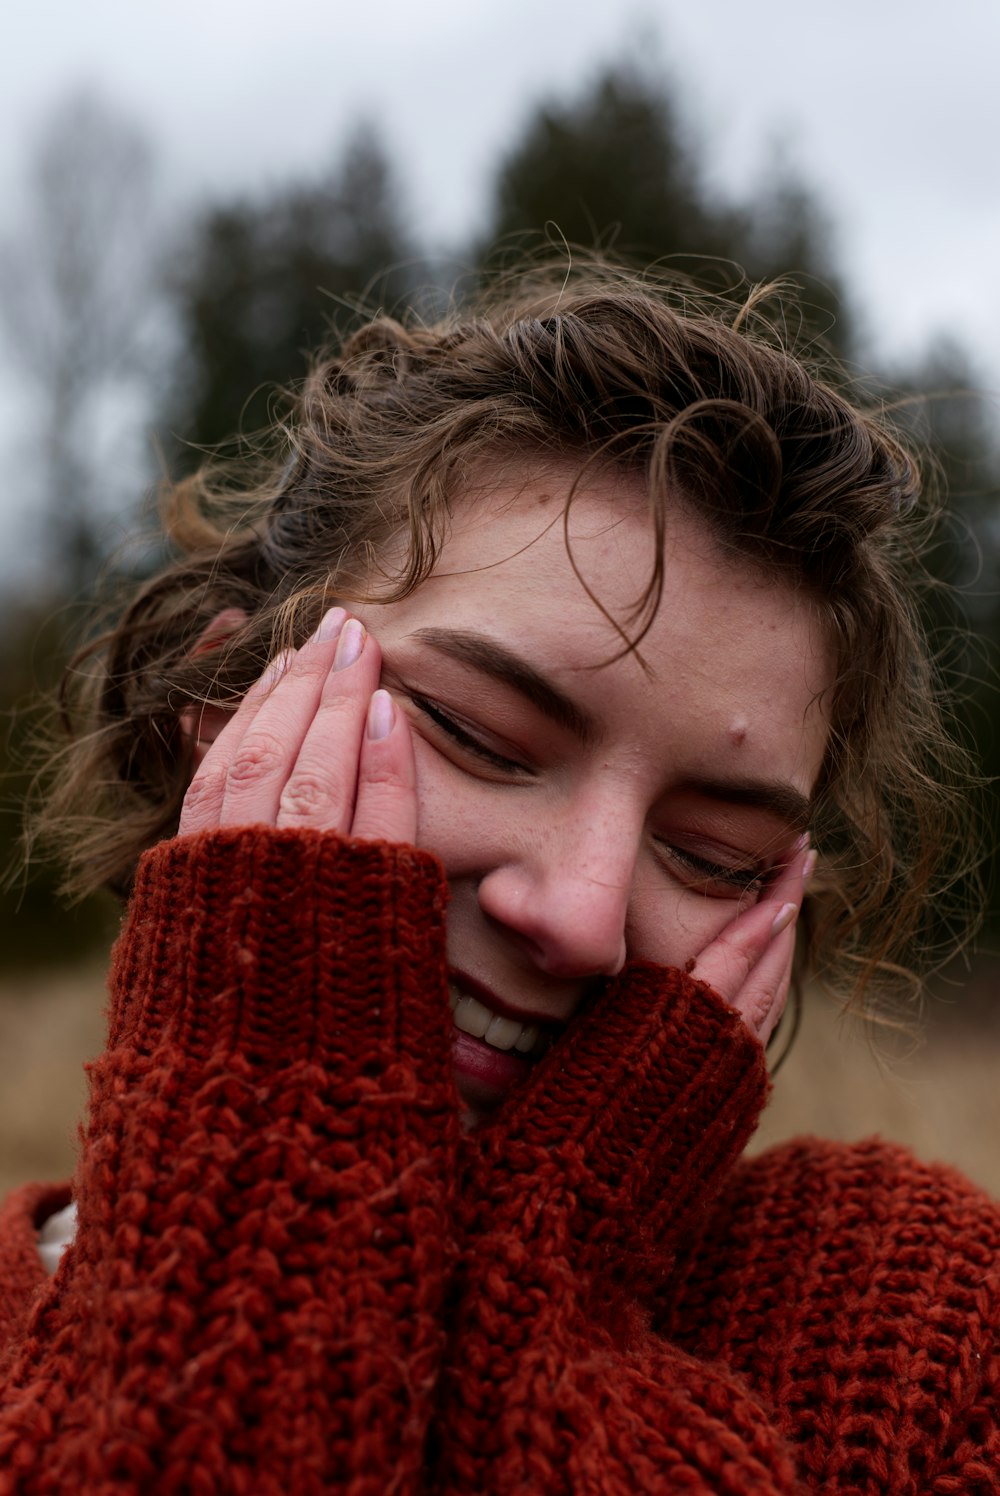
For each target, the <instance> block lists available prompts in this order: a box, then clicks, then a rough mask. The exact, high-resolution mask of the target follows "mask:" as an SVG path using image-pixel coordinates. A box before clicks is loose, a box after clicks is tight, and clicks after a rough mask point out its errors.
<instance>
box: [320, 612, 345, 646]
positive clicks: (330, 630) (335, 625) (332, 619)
mask: <svg viewBox="0 0 1000 1496" xmlns="http://www.w3.org/2000/svg"><path fill="white" fill-rule="evenodd" d="M346 617H347V612H346V610H345V609H344V608H328V609H327V611H326V612H325V613H324V614H323V617H322V618H321V619H320V621H319V628H318V629H317V630H316V632H315V634H313V638H314V639H315V640H316V642H317V644H328V643H329V642H330V640H331V639H336V637H337V635H338V634H339V633H340V631H341V629H342V628H343V627H344V619H345V618H346Z"/></svg>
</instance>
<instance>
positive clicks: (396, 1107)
mask: <svg viewBox="0 0 1000 1496" xmlns="http://www.w3.org/2000/svg"><path fill="white" fill-rule="evenodd" d="M444 903H445V888H444V883H443V880H442V877H441V872H440V869H439V867H438V865H437V863H436V862H435V860H434V859H433V858H432V857H429V856H427V855H426V854H423V853H419V852H415V851H414V850H412V849H411V848H406V847H392V846H387V845H381V844H367V845H366V844H357V843H344V842H342V841H340V840H338V839H337V838H336V837H333V836H320V835H315V834H312V833H305V832H284V831H282V832H274V831H265V830H263V829H261V828H255V829H251V830H249V831H234V832H219V833H215V834H213V835H211V836H204V837H198V838H189V839H185V840H178V841H174V842H170V843H165V844H164V845H162V846H161V847H159V848H157V849H156V850H155V851H154V852H152V853H150V854H149V855H148V856H147V857H146V858H145V859H144V861H143V863H142V866H141V868H140V872H139V876H138V881H137V886H136V890H135V895H134V898H133V901H132V907H131V912H130V916H129V920H128V923H127V926H126V929H125V931H124V933H123V935H122V937H121V940H120V942H119V944H118V947H117V951H116V956H115V963H114V969H113V978H112V1000H111V1010H110V1016H111V1031H110V1039H109V1043H108V1048H107V1051H106V1053H105V1054H104V1055H103V1056H102V1058H101V1059H100V1060H98V1061H97V1062H96V1063H95V1064H94V1066H93V1067H92V1070H91V1082H92V1093H91V1105H90V1116H89V1122H88V1125H87V1128H86V1134H85V1139H84V1144H83V1149H82V1153H81V1159H80V1165H79V1169H78V1172H77V1176H76V1179H75V1181H74V1184H73V1194H74V1196H75V1198H76V1199H77V1201H78V1206H79V1230H78V1235H77V1240H76V1243H75V1245H74V1246H72V1247H71V1248H70V1249H69V1250H68V1251H67V1253H66V1255H65V1257H64V1259H63V1261H62V1264H61V1266H60V1268H59V1270H58V1272H57V1274H56V1275H55V1277H54V1278H53V1279H47V1278H46V1277H45V1275H44V1273H43V1271H42V1268H41V1264H40V1261H39V1257H38V1252H37V1243H36V1226H37V1224H38V1223H39V1222H40V1221H41V1220H43V1219H44V1218H45V1217H46V1216H47V1215H48V1214H49V1213H50V1212H51V1211H53V1210H55V1209H58V1208H59V1206H61V1205H62V1204H64V1203H65V1201H66V1199H67V1196H68V1192H67V1190H66V1189H54V1188H48V1189H46V1188H39V1187H30V1188H27V1189H24V1190H21V1191H19V1192H17V1193H16V1194H15V1195H14V1196H12V1197H11V1198H10V1199H9V1201H8V1202H7V1204H6V1206H5V1207H4V1210H3V1212H2V1215H0V1324H2V1335H3V1342H4V1345H5V1351H4V1355H3V1362H2V1368H0V1372H2V1374H0V1493H4V1496H6V1493H13V1492H17V1493H24V1496H35V1493H42V1492H51V1493H55V1492H59V1493H68V1492H84V1493H87V1496H105V1493H107V1496H110V1493H117V1496H124V1493H140V1492H142V1493H147V1492H152V1493H157V1496H161V1493H163V1496H165V1493H168V1492H169V1493H178V1496H180V1493H183V1496H219V1493H254V1496H290V1493H292V1496H299V1493H301V1496H312V1493H321V1492H324V1493H325V1492H351V1493H354V1496H369V1493H370V1496H387V1493H394V1496H406V1493H418V1492H419V1493H426V1496H431V1493H441V1496H444V1493H448V1496H458V1493H462V1496H466V1493H479V1492H483V1493H501V1492H537V1493H539V1496H549V1493H557V1492H558V1493H564V1492H574V1493H588V1496H590V1493H593V1496H597V1493H602V1496H603V1493H607V1496H611V1493H615V1496H618V1493H622V1496H624V1493H635V1492H685V1493H688V1496H708V1493H731V1496H749V1493H760V1496H776V1493H802V1492H824V1493H847V1492H852V1493H871V1492H882V1493H884V1492H892V1493H900V1496H902V1493H908V1496H985V1493H992V1496H996V1493H998V1492H1000V1406H998V1403H1000V1343H998V1327H1000V1274H998V1262H1000V1252H998V1249H1000V1211H998V1209H997V1207H996V1206H995V1205H993V1204H992V1203H991V1202H990V1201H988V1200H987V1199H986V1198H984V1197H983V1196H981V1195H979V1194H978V1193H977V1192H976V1191H974V1190H973V1189H972V1188H971V1187H970V1186H968V1185H967V1184H965V1183H964V1182H963V1181H962V1180H961V1179H960V1178H958V1177H957V1176H956V1175H954V1174H952V1173H949V1172H948V1171H946V1170H943V1169H932V1168H925V1167H922V1166H921V1165H918V1164H916V1163H914V1162H913V1161H912V1160H911V1159H910V1158H909V1157H908V1156H907V1155H906V1154H904V1153H902V1152H900V1151H899V1150H896V1149H893V1148H888V1147H884V1146H882V1145H880V1144H877V1143H871V1144H866V1145H862V1146H860V1147H837V1146H832V1145H827V1144H823V1143H817V1142H805V1143H799V1144H797V1145H793V1146H791V1147H788V1148H784V1149H779V1150H777V1151H775V1152H773V1153H772V1154H770V1155H769V1156H767V1157H765V1158H762V1159H757V1160H755V1161H754V1162H752V1163H744V1164H738V1163H737V1159H738V1156H739V1154H740V1153H741V1152H742V1149H743V1146H744V1144H745V1142H746V1140H747V1137H748V1135H749V1133H750V1132H751V1130H752V1128H753V1126H754V1123H755V1120H756V1117H757V1114H758V1110H759V1108H760V1106H761V1104H762V1101H763V1099H764V1096H765V1092H766V1084H767V1083H766V1077H765V1071H764V1065H763V1060H762V1056H761V1053H760V1050H759V1047H758V1046H757V1044H756V1042H755V1041H754V1040H753V1039H752V1038H751V1037H750V1035H749V1033H748V1032H747V1030H746V1029H745V1028H744V1026H743V1024H742V1022H741V1020H740V1019H738V1018H737V1016H736V1015H735V1014H734V1013H732V1012H731V1011H730V1010H729V1009H728V1008H726V1007H725V1006H724V1005H723V1004H722V1003H721V1002H720V1001H719V999H718V998H717V997H716V996H715V995H714V994H713V993H712V992H710V991H708V990H706V989H705V988H704V987H702V986H700V985H699V984H697V983H695V982H692V981H691V980H690V979H689V978H687V977H685V976H683V975H682V974H680V973H678V972H676V971H668V970H663V969H657V968H653V967H633V968H631V969H629V970H628V971H627V972H626V973H625V974H624V976H623V977H622V978H620V979H619V980H618V981H617V982H616V983H614V984H613V985H612V987H611V988H610V989H609V990H608V991H607V992H606V993H605V994H604V995H603V996H602V998H601V1000H600V1002H599V1003H598V1004H597V1005H595V1007H594V1008H593V1010H592V1011H591V1012H589V1013H587V1014H586V1015H584V1016H581V1017H579V1018H577V1019H576V1020H575V1021H574V1023H573V1025H572V1026H571V1028H570V1030H569V1032H568V1033H567V1034H566V1035H565V1036H564V1037H563V1039H562V1040H560V1042H559V1043H558V1044H557V1045H556V1046H555V1047H554V1048H553V1050H552V1051H550V1053H549V1055H548V1056H546V1058H545V1060H543V1061H542V1062H541V1063H540V1064H539V1066H538V1068H537V1070H536V1072H535V1073H534V1075H533V1076H532V1079H531V1081H530V1083H529V1084H528V1085H527V1086H525V1087H524V1088H523V1090H522V1091H521V1093H520V1094H519V1095H517V1096H514V1097H512V1098H510V1100H509V1101H508V1103H507V1104H506V1105H505V1107H504V1108H503V1109H502V1111H501V1113H500V1115H499V1116H498V1117H497V1119H496V1120H495V1121H493V1122H491V1123H490V1124H488V1125H485V1126H483V1127H481V1128H479V1129H477V1130H476V1131H474V1132H473V1133H470V1134H469V1135H468V1136H466V1137H464V1138H462V1137H461V1136H460V1131H459V1127H458V1123H457V1111H456V1096H455V1092H454V1087H453V1082H452V1079H451V1073H450V1053H449V1052H450V1034H451V1017H450V1012H449V1009H448V1003H447V993H446V983H445V966H444V940H443V910H444Z"/></svg>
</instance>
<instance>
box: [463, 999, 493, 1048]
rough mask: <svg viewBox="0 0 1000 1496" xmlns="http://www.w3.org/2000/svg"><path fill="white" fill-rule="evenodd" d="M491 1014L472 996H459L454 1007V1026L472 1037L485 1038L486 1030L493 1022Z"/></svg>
mask: <svg viewBox="0 0 1000 1496" xmlns="http://www.w3.org/2000/svg"><path fill="white" fill-rule="evenodd" d="M493 1016H494V1015H493V1014H492V1013H491V1012H490V1010H489V1008H487V1007H486V1006H485V1005H484V1004H483V1003H480V1002H477V1001H476V999H475V998H474V997H461V998H459V1000H458V1003H457V1005H456V1007H455V1027H456V1028H460V1029H461V1030H462V1033H463V1034H471V1035H472V1037H473V1038H474V1039H485V1038H486V1030H487V1029H488V1028H489V1026H490V1024H491V1023H492V1022H493Z"/></svg>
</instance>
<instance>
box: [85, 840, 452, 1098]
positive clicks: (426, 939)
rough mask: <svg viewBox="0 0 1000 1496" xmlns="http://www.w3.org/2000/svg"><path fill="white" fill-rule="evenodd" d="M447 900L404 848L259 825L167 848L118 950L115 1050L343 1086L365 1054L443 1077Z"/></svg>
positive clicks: (436, 867)
mask: <svg viewBox="0 0 1000 1496" xmlns="http://www.w3.org/2000/svg"><path fill="white" fill-rule="evenodd" d="M446 901H447V887H446V883H445V879H444V874H443V870H442V869H441V866H440V863H439V862H438V861H437V859H436V858H434V857H433V856H431V855H430V854H428V853H425V852H420V851H417V850H416V849H415V848H413V847H408V846H398V845H392V844H389V843H385V842H361V841H352V840H348V839H345V838H342V837H339V836H337V835H335V834H333V833H322V832H313V831H304V830H276V829H274V828H270V827H264V826H252V827H248V828H238V829H232V830H230V829H226V830H220V831H214V832H209V833H203V834H201V835H198V836H191V837H178V838H176V839H174V840H172V841H168V842H163V843H161V844H160V845H159V846H158V847H155V848H154V849H153V850H152V851H151V852H148V853H147V854H146V855H145V856H144V857H143V859H142V861H141V863H140V865H139V869H138V873H137V877H136V881H135V888H134V891H133V895H132V900H131V905H130V911H129V917H128V920H127V922H126V925H125V928H124V931H123V933H122V936H121V937H120V940H119V942H118V945H117V947H116V951H115V960H114V965H113V969H112V989H111V994H112V995H111V1010H110V1036H109V1046H110V1047H111V1048H114V1047H117V1046H119V1045H122V1044H128V1045H130V1046H134V1047H135V1049H136V1050H137V1051H138V1052H145V1053H150V1052H152V1050H154V1049H155V1048H157V1047H158V1046H159V1045H160V1044H162V1043H163V1042H164V1041H169V1042H170V1043H171V1044H175V1045H178V1046H179V1047H180V1049H181V1051H182V1052H183V1053H184V1054H185V1056H186V1057H187V1058H188V1060H190V1061H191V1062H192V1063H193V1065H194V1066H197V1064H198V1062H199V1061H202V1062H204V1061H207V1060H208V1059H209V1058H210V1057H211V1058H216V1059H217V1058H218V1057H220V1055H223V1054H225V1053H226V1052H232V1053H237V1052H238V1053H240V1054H242V1055H243V1056H244V1058H245V1059H246V1060H248V1061H249V1062H250V1063H256V1064H261V1065H264V1066H267V1067H268V1068H269V1069H275V1068H279V1067H282V1066H284V1065H287V1064H292V1063H294V1062H296V1061H298V1060H307V1061H310V1062H314V1063H317V1064H320V1065H322V1066H324V1067H326V1068H328V1069H331V1070H333V1071H334V1072H335V1073H337V1074H340V1075H345V1076H346V1075H350V1074H352V1073H354V1074H357V1073H358V1070H359V1066H360V1067H361V1068H362V1070H363V1068H364V1064H365V1056H366V1054H368V1053H370V1051H371V1049H372V1046H374V1047H375V1048H376V1049H377V1052H378V1054H379V1056H380V1057H381V1063H382V1064H384V1062H385V1060H386V1059H390V1058H391V1056H392V1055H398V1056H399V1057H401V1058H402V1057H406V1058H408V1059H410V1060H411V1061H412V1062H413V1063H414V1065H415V1067H416V1069H417V1071H418V1073H420V1074H422V1075H424V1076H428V1073H430V1074H431V1075H432V1077H433V1078H434V1079H436V1080H442V1079H446V1078H447V1077H448V1076H449V1074H450V1037H451V1015H450V1012H449V1010H448V1003H447V981H446V961H445V933H444V910H445V904H446Z"/></svg>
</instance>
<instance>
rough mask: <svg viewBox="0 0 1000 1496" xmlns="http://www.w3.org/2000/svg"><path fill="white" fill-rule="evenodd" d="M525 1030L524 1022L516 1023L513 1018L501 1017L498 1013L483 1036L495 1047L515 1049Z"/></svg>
mask: <svg viewBox="0 0 1000 1496" xmlns="http://www.w3.org/2000/svg"><path fill="white" fill-rule="evenodd" d="M523 1032H524V1024H523V1023H515V1022H514V1021H513V1019H511V1018H501V1017H500V1015H499V1013H498V1014H497V1016H496V1017H495V1018H494V1019H493V1021H492V1023H491V1024H490V1026H489V1028H488V1029H487V1030H486V1032H485V1034H484V1035H483V1038H484V1039H485V1040H486V1042H487V1044H492V1045H493V1048H494V1049H513V1048H514V1045H515V1044H516V1043H517V1041H518V1039H520V1037H521V1035H522V1033H523Z"/></svg>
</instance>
